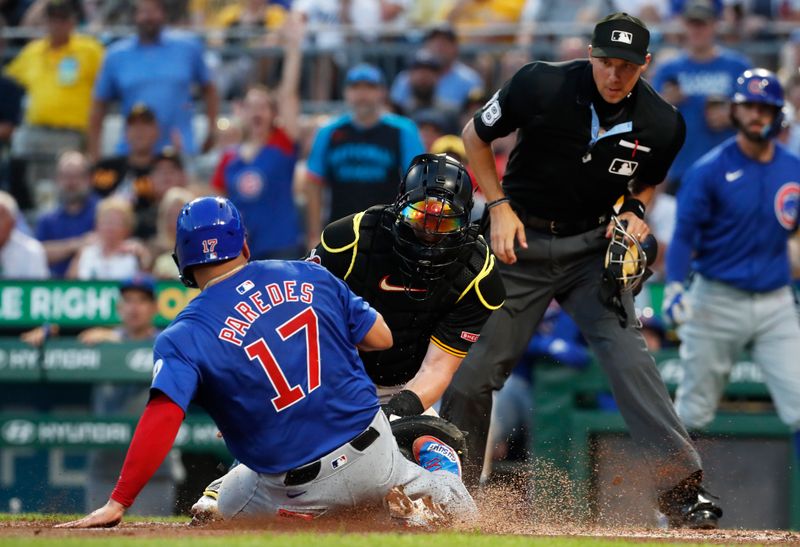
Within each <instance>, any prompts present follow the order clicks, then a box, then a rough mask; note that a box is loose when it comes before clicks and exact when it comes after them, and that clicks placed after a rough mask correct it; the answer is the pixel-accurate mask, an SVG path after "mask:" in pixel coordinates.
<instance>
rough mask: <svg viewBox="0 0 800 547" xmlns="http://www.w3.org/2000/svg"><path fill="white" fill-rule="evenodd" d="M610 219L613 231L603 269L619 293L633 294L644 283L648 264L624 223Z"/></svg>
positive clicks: (614, 218)
mask: <svg viewBox="0 0 800 547" xmlns="http://www.w3.org/2000/svg"><path fill="white" fill-rule="evenodd" d="M611 218H612V222H613V223H614V230H613V232H612V233H611V242H610V243H609V244H608V249H607V250H606V261H605V268H606V271H607V272H608V273H609V275H611V276H612V277H613V279H614V281H615V283H616V285H617V287H618V288H619V290H620V292H634V291H636V289H638V288H639V286H640V285H641V284H642V281H644V279H645V271H646V270H647V266H648V264H649V263H650V262H648V258H647V253H646V252H645V250H644V249H643V248H642V244H641V243H639V240H638V239H636V238H635V237H633V236H632V235H631V234H629V233H628V231H627V229H626V228H627V226H626V223H625V222H624V221H620V220H619V219H618V218H617V217H616V216H613V217H611ZM650 237H652V236H650ZM653 239H655V238H653Z"/></svg>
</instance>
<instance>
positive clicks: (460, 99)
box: [389, 61, 484, 112]
mask: <svg viewBox="0 0 800 547" xmlns="http://www.w3.org/2000/svg"><path fill="white" fill-rule="evenodd" d="M483 88H484V85H483V80H481V77H480V75H479V74H478V73H477V72H475V70H473V69H471V68H470V67H468V66H467V65H465V64H464V63H461V62H459V61H456V62H455V63H453V66H452V67H451V68H450V70H448V71H447V72H445V73H444V74H442V75H441V77H440V78H439V81H438V83H437V84H436V95H435V102H436V104H437V105H440V106H442V107H443V108H447V109H449V110H454V111H456V112H460V111H461V109H462V108H463V106H464V104H465V103H466V102H467V99H468V98H469V95H470V93H472V92H473V91H475V90H482V89H483ZM389 97H390V99H391V102H392V103H393V104H406V103H407V102H408V101H409V99H410V97H411V85H410V84H409V81H408V71H407V70H404V71H403V72H401V73H400V74H398V75H397V77H396V78H395V79H394V82H393V83H392V89H391V91H390V93H389Z"/></svg>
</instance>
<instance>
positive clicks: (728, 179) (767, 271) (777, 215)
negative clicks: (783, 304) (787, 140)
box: [667, 138, 800, 292]
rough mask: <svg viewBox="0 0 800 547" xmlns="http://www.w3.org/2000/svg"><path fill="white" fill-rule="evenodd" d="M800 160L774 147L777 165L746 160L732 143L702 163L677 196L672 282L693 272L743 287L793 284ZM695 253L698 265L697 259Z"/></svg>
mask: <svg viewBox="0 0 800 547" xmlns="http://www.w3.org/2000/svg"><path fill="white" fill-rule="evenodd" d="M799 198H800V158H798V157H797V156H795V155H794V154H791V153H790V152H788V151H787V150H786V149H785V148H784V147H783V146H781V145H780V144H778V143H776V144H775V155H774V157H773V158H772V161H770V162H768V163H760V162H757V161H754V160H752V159H750V158H748V157H746V156H745V155H744V154H743V153H742V151H741V149H740V148H739V146H738V145H737V143H736V139H735V138H732V139H730V140H728V141H726V142H725V143H723V144H721V145H720V146H718V147H717V148H715V149H714V150H712V151H711V152H709V153H708V154H707V155H705V156H704V157H703V158H701V159H700V161H698V162H697V163H696V164H695V165H694V166H693V167H692V168H691V169H690V170H689V171H688V172H687V174H686V177H685V179H684V183H683V184H682V185H681V189H680V192H679V193H678V213H677V222H676V226H675V234H674V235H673V238H672V242H671V243H670V246H669V249H668V250H667V281H684V280H685V279H686V277H687V275H688V273H689V270H690V262H691V269H693V270H694V271H696V272H698V273H700V274H702V275H703V276H704V277H707V278H710V279H714V280H717V281H722V282H724V283H728V284H729V285H733V286H734V287H737V288H739V289H742V290H745V291H751V292H765V291H771V290H774V289H777V288H779V287H783V286H785V285H788V284H789V282H790V268H789V257H788V252H787V248H786V246H787V242H788V238H789V236H790V234H791V233H792V232H793V231H794V230H795V229H796V228H797V219H798V202H800V199H799ZM692 251H694V259H692Z"/></svg>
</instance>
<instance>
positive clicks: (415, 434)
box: [391, 414, 467, 466]
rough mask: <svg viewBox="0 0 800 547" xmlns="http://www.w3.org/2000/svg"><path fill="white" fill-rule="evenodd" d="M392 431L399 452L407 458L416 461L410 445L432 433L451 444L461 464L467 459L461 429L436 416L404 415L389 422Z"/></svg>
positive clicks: (465, 445)
mask: <svg viewBox="0 0 800 547" xmlns="http://www.w3.org/2000/svg"><path fill="white" fill-rule="evenodd" d="M391 425H392V433H393V434H394V438H395V439H397V445H398V446H399V447H400V452H402V453H403V456H405V457H406V459H407V460H410V461H412V462H414V463H416V460H414V452H413V451H412V449H411V446H412V445H413V444H414V441H415V440H417V439H418V438H420V437H422V436H423V435H432V436H434V437H436V438H437V439H439V440H440V441H442V442H443V443H445V444H447V445H449V446H451V447H452V448H453V450H455V451H456V452H457V453H458V457H459V458H460V459H461V465H462V466H463V465H465V463H466V459H467V439H466V436H465V434H464V432H463V431H461V430H460V429H458V428H457V427H456V426H454V425H453V424H451V423H450V422H448V421H447V420H445V419H444V418H439V417H438V416H427V415H424V414H423V415H419V416H406V417H405V418H398V419H396V420H393V421H392V422H391Z"/></svg>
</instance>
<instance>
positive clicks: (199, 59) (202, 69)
mask: <svg viewBox="0 0 800 547" xmlns="http://www.w3.org/2000/svg"><path fill="white" fill-rule="evenodd" d="M191 55H192V58H191V62H192V77H193V78H194V81H195V82H197V83H198V84H200V85H206V84H207V83H209V81H211V73H210V72H209V70H208V65H207V64H206V60H205V59H204V58H203V44H202V43H200V41H199V40H198V41H197V42H196V43H192V54H191Z"/></svg>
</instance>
